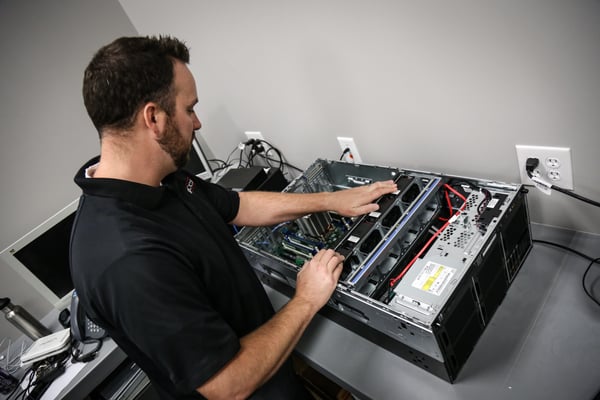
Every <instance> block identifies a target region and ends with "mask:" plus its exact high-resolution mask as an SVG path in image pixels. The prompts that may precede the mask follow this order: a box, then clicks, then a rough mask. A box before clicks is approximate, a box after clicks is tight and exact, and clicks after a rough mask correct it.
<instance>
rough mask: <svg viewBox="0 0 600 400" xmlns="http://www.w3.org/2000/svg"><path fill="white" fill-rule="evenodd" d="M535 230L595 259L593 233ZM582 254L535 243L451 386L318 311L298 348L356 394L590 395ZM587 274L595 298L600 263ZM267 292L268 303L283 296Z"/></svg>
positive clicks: (594, 370)
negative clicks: (593, 287)
mask: <svg viewBox="0 0 600 400" xmlns="http://www.w3.org/2000/svg"><path fill="white" fill-rule="evenodd" d="M532 229H533V238H534V239H541V240H548V241H553V242H557V243H561V244H564V245H568V246H570V247H572V248H574V249H576V250H579V251H581V252H583V253H586V254H588V255H590V256H593V257H600V236H598V235H589V234H582V233H576V232H571V231H564V230H558V229H553V228H548V227H543V226H539V225H534V226H533V227H532ZM588 264H589V262H587V261H585V260H584V259H582V258H580V257H578V256H576V255H573V254H571V253H567V252H565V251H563V250H560V249H556V248H553V247H548V246H546V245H541V244H535V245H534V248H533V249H532V251H531V253H530V255H529V257H528V258H527V260H526V261H525V263H524V265H523V267H522V269H521V271H520V272H519V274H518V276H517V278H516V279H515V281H514V282H513V285H512V286H511V288H510V289H509V292H508V294H507V297H506V298H505V299H504V302H503V303H502V305H501V306H500V307H499V309H498V310H497V312H496V314H495V315H494V317H493V319H492V321H491V323H490V325H489V326H488V327H487V328H486V330H485V332H484V333H483V335H482V337H481V339H480V340H479V342H478V344H477V346H476V347H475V350H474V351H473V353H472V354H471V357H470V358H469V360H468V361H467V363H466V364H465V366H464V367H463V370H462V371H461V373H460V375H459V377H458V379H457V381H456V382H455V383H454V384H449V383H447V382H445V381H443V380H441V379H439V378H437V377H435V376H433V375H431V374H429V373H427V372H425V371H423V370H421V369H420V368H418V367H415V366H413V365H412V364H410V363H408V362H406V361H405V360H404V359H402V358H400V357H397V356H396V355H394V354H392V353H390V352H388V351H386V350H383V349H382V348H380V347H378V346H376V345H375V344H373V343H371V342H369V341H367V340H365V339H363V338H361V337H360V336H358V335H356V334H354V333H353V332H350V331H348V330H347V329H345V328H343V327H341V326H340V325H338V324H336V323H333V322H331V321H329V320H326V319H324V318H322V317H320V316H318V317H317V318H316V319H315V321H313V323H312V324H311V326H310V327H309V330H308V332H307V334H306V335H305V336H304V338H303V339H302V341H301V342H300V344H299V346H298V351H299V352H300V353H301V354H302V355H303V356H304V357H306V358H307V359H308V361H309V362H311V363H312V364H313V366H315V367H317V368H318V369H319V370H321V372H323V373H324V374H326V375H328V376H329V377H331V378H332V379H334V380H335V381H336V382H338V383H340V384H341V385H342V386H343V387H345V388H346V389H348V390H350V391H351V392H353V393H355V394H356V396H357V397H359V398H365V399H367V398H371V399H410V400H418V399H427V400H431V399H449V400H451V399H457V400H458V399H460V400H465V399H486V400H494V399H528V400H529V399H532V400H533V399H593V398H594V396H595V395H596V393H597V392H598V391H599V390H600V307H599V306H598V305H596V304H595V303H593V302H592V301H591V300H590V299H589V298H588V297H587V296H586V295H585V293H584V291H583V288H582V285H581V279H582V276H583V273H584V271H585V269H586V268H587V266H588ZM592 270H593V272H592V273H590V275H589V276H588V279H587V282H588V287H589V284H590V283H591V284H595V288H596V292H595V295H596V297H600V272H599V271H600V266H598V265H596V266H595V267H592ZM269 292H270V296H271V298H272V299H273V300H274V303H275V304H276V306H277V304H278V303H279V304H282V303H283V302H284V301H285V298H284V297H283V296H281V295H279V294H278V293H275V292H272V291H269Z"/></svg>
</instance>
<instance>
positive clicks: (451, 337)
mask: <svg viewBox="0 0 600 400" xmlns="http://www.w3.org/2000/svg"><path fill="white" fill-rule="evenodd" d="M389 179H392V180H394V181H395V182H396V184H397V186H398V190H397V191H396V192H394V193H392V194H388V195H384V196H382V197H381V198H379V199H378V200H377V203H378V204H379V210H378V211H376V212H372V213H370V214H368V215H364V216H360V217H355V218H347V217H342V216H340V215H337V214H335V213H333V212H324V213H315V214H310V215H307V216H305V217H303V218H299V219H297V220H294V221H289V222H285V223H282V224H279V225H277V226H272V227H245V228H243V229H242V230H241V231H240V232H239V233H238V234H237V236H236V239H237V240H238V242H239V244H240V246H241V247H242V249H243V251H244V253H245V255H246V257H247V258H248V260H249V262H250V264H251V265H252V267H253V268H254V269H255V271H256V273H257V274H258V276H259V278H260V279H261V281H262V282H263V283H264V284H266V285H268V286H270V287H272V288H274V289H275V290H278V291H280V292H282V293H284V294H285V295H287V296H292V295H293V293H294V290H295V282H296V274H297V272H298V271H299V270H300V268H301V267H302V265H303V264H304V262H305V261H306V260H308V259H310V258H311V257H312V256H313V255H314V254H315V253H316V252H317V251H318V250H319V249H321V248H333V249H335V250H336V251H337V252H339V253H341V254H343V255H344V256H345V257H346V259H345V262H344V268H343V272H342V275H341V277H340V280H339V283H338V286H337V288H336V290H335V292H334V294H333V295H332V297H331V299H330V300H329V302H328V304H327V305H326V306H325V307H324V308H323V309H322V310H321V314H323V315H325V316H326V317H328V318H330V319H332V320H334V321H336V322H337V323H339V324H341V325H342V326H345V327H346V328H348V329H350V330H352V331H354V332H355V333H357V334H359V335H361V336H363V337H365V338H367V339H369V340H371V341H373V342H374V343H376V344H377V345H379V346H382V347H384V348H386V349H387V350H389V351H392V352H393V353H395V354H397V355H399V356H401V357H403V358H405V359H406V360H408V361H410V362H411V363H413V364H415V365H417V366H419V367H421V368H423V369H425V370H427V371H429V372H431V373H433V374H434V375H436V376H438V377H440V378H443V379H445V380H447V381H449V382H453V381H454V380H455V379H456V377H457V375H458V373H459V371H460V369H461V367H462V366H463V365H464V363H465V362H466V360H467V358H468V357H469V355H470V354H471V352H472V350H473V348H474V346H475V344H476V343H477V340H478V339H479V337H480V336H481V334H482V332H483V330H484V329H485V327H486V326H487V325H488V324H489V321H490V318H491V317H492V315H493V314H494V312H495V311H496V309H497V307H498V306H499V304H500V303H501V302H502V300H503V299H504V297H505V294H506V291H507V290H508V288H509V286H510V284H511V283H512V281H513V279H514V278H515V276H516V274H517V272H518V271H519V269H520V267H521V264H522V263H523V261H524V259H525V257H526V256H527V254H528V252H529V250H530V249H531V246H532V242H531V230H530V225H529V216H528V210H527V202H526V190H525V189H524V188H523V186H522V185H515V184H506V183H501V182H495V181H490V180H482V179H473V178H465V177H458V176H451V175H445V174H439V173H430V172H422V171H414V170H406V169H398V168H391V167H382V166H374V165H357V164H350V163H345V162H338V161H329V160H321V159H318V160H316V161H315V162H314V163H313V164H312V165H311V166H310V167H309V168H308V169H307V170H306V171H305V172H304V173H303V174H302V175H301V176H299V177H298V178H296V179H294V180H293V181H292V182H291V183H290V184H289V185H288V186H287V187H286V188H285V189H284V191H285V192H297V193H302V192H322V191H336V190H341V189H346V188H350V187H356V186H361V185H366V184H369V183H372V182H375V181H381V180H389Z"/></svg>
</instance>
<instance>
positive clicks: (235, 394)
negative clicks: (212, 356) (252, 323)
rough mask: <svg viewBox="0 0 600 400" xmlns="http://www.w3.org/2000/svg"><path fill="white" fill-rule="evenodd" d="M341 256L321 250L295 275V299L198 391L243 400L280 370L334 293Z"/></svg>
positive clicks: (249, 337)
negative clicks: (242, 399)
mask: <svg viewBox="0 0 600 400" xmlns="http://www.w3.org/2000/svg"><path fill="white" fill-rule="evenodd" d="M343 260H344V257H343V256H341V255H339V254H337V253H335V252H334V251H333V250H321V251H320V252H318V253H317V254H316V255H315V256H314V257H313V259H312V260H311V261H309V262H307V263H306V264H305V265H304V267H303V268H302V270H301V271H300V272H299V273H298V277H297V280H296V293H295V295H294V297H293V298H292V299H291V300H290V301H289V302H288V303H287V304H286V305H285V306H284V307H283V308H282V309H281V310H280V311H279V312H278V313H276V314H275V315H274V316H273V318H271V319H270V320H269V321H268V322H267V323H265V324H264V325H262V326H261V327H259V328H258V329H256V330H255V331H253V332H251V333H250V334H248V335H246V336H244V337H243V338H241V339H240V345H241V349H240V351H239V352H238V353H237V355H236V356H235V357H234V358H233V359H232V360H231V361H230V362H229V363H227V365H225V366H224V367H223V368H222V369H221V370H220V371H219V372H217V373H216V374H215V375H214V376H213V377H212V378H210V379H209V380H208V381H207V382H205V383H204V385H202V386H201V387H199V388H198V389H197V390H198V392H200V394H202V395H203V396H204V397H206V398H209V399H238V398H240V399H241V398H246V397H248V396H249V395H250V394H252V393H253V392H254V391H255V390H256V389H258V388H259V387H260V386H262V385H263V384H264V383H265V382H266V381H267V380H269V378H271V377H272V376H273V374H274V373H275V372H276V371H277V370H278V369H279V367H281V365H282V364H283V362H284V361H285V360H286V359H287V357H288V356H289V355H290V353H291V352H292V350H293V348H294V347H295V346H296V344H297V343H298V340H299V339H300V336H301V335H302V333H303V332H304V330H305V329H306V327H307V326H308V324H309V322H310V321H311V319H312V318H313V317H314V315H315V314H316V313H317V311H319V309H320V308H321V307H323V306H324V305H325V304H326V303H327V300H328V299H329V297H331V294H332V293H333V291H334V290H335V287H336V284H337V281H338V279H339V277H340V274H341V272H342V261H343Z"/></svg>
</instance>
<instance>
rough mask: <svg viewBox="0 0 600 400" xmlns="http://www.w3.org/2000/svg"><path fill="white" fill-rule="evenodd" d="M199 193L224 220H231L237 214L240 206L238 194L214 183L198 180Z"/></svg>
mask: <svg viewBox="0 0 600 400" xmlns="http://www.w3.org/2000/svg"><path fill="white" fill-rule="evenodd" d="M200 181H201V183H200V185H201V193H202V194H203V195H204V196H206V199H207V200H208V202H209V203H211V204H212V206H213V207H214V208H215V210H216V211H217V212H218V213H219V215H220V216H221V217H222V218H223V220H224V221H225V222H231V221H233V220H234V219H235V217H236V216H237V213H238V211H239V208H240V195H239V194H238V193H237V192H235V191H233V190H229V189H225V188H224V187H222V186H219V185H217V184H214V183H210V182H206V181H203V180H200Z"/></svg>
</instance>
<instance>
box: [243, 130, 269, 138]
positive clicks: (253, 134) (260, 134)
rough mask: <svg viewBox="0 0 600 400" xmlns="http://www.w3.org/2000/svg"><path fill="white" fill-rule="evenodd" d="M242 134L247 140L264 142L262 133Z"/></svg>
mask: <svg viewBox="0 0 600 400" xmlns="http://www.w3.org/2000/svg"><path fill="white" fill-rule="evenodd" d="M244 133H245V134H246V137H247V138H248V140H250V139H260V140H265V138H264V137H263V135H262V133H260V132H255V131H246V132H244Z"/></svg>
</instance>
